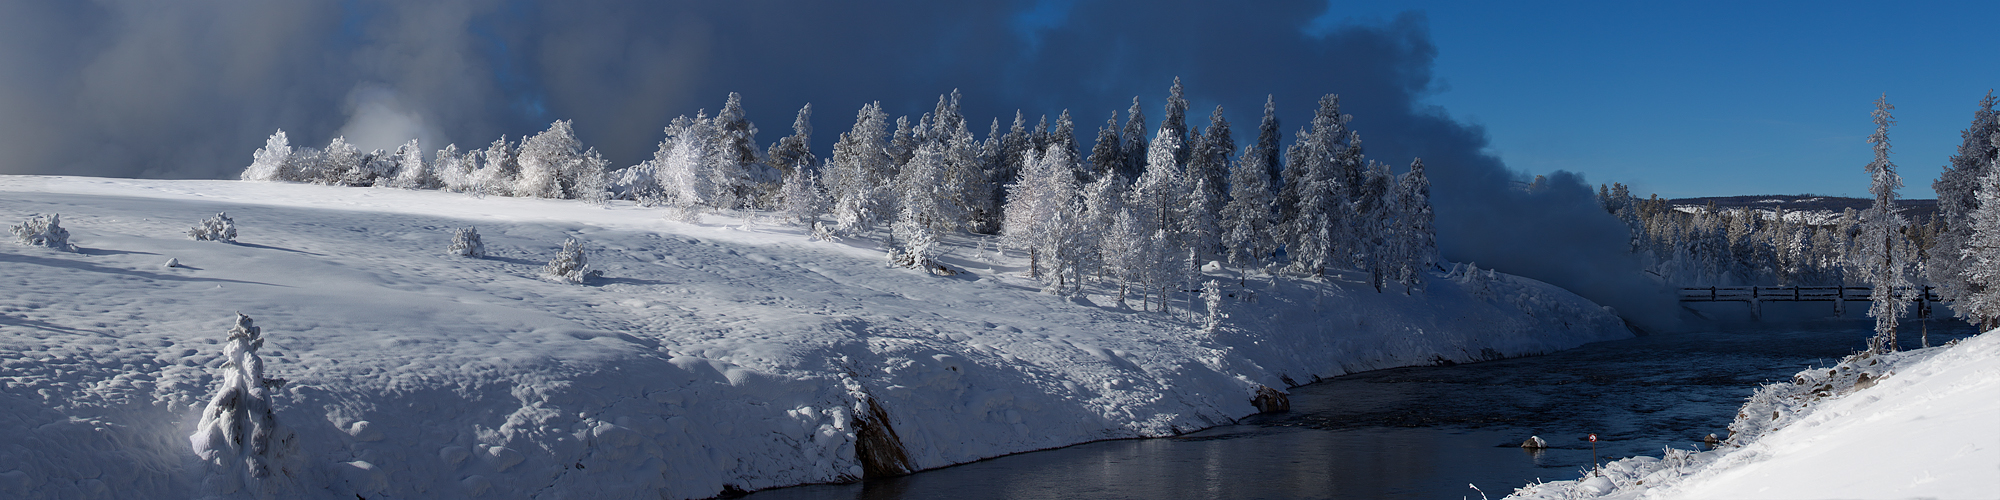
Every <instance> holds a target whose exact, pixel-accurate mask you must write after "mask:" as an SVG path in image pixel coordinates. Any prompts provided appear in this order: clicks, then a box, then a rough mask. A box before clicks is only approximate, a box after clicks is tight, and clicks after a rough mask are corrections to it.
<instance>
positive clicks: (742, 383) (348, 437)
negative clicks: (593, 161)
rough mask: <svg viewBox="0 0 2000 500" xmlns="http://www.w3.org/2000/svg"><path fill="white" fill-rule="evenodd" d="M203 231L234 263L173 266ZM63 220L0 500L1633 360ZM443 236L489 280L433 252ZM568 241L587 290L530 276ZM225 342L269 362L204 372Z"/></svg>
mask: <svg viewBox="0 0 2000 500" xmlns="http://www.w3.org/2000/svg"><path fill="white" fill-rule="evenodd" d="M223 212H227V213H228V215H229V217H230V218H231V219H232V220H233V222H234V225H235V228H236V230H237V233H238V234H237V238H236V241H235V242H234V243H228V242H218V241H195V240H191V239H189V238H188V234H189V230H190V228H192V227H195V226H196V225H198V224H200V223H201V221H203V220H204V219H208V218H211V217H214V216H215V215H216V214H218V213H223ZM54 214H61V216H62V219H61V220H62V223H63V225H64V226H65V227H67V228H68V229H69V231H70V232H71V236H72V237H71V243H74V244H75V245H77V246H78V249H77V251H76V252H65V251H59V250H55V249H49V248H42V247H30V246H21V245H12V244H0V288H4V289H5V290H6V293H4V294H0V497H6V498H71V497H86V498H191V497H208V496H223V497H237V496H258V495H263V496H286V497H305V498H355V497H356V496H357V495H358V496H362V497H366V498H371V499H379V498H474V497H506V498H530V497H535V498H603V499H620V498H661V497H665V498H701V497H710V496H715V495H717V494H721V493H724V492H727V491H733V490H756V489H762V488H770V487H776V486H785V485H793V484H802V483H814V482H830V481H847V480H853V479H856V478H858V477H860V476H863V475H864V474H873V473H877V472H881V471H893V470H895V469H904V468H907V469H927V468H935V467H942V466H946V465H950V464H956V463H963V462H968V461H972V460H977V459H980V458H985V457H992V456H997V455H1002V454H1008V453H1016V452H1023V451H1030V450H1037V449H1045V448H1051V447H1058V446H1063V445H1069V444H1075V443H1080V442H1086V441H1092V440H1100V439H1107V438H1124V437H1138V436H1165V435H1172V434H1175V433H1181V432H1187V431H1192V430H1195V429H1200V428H1204V427H1208V426H1213V425H1217V424H1222V423H1227V422H1231V421H1233V420H1234V419H1237V418H1240V417H1243V416H1245V415H1249V414H1251V413H1255V412H1256V411H1258V410H1257V408H1256V407H1254V406H1253V403H1252V400H1253V398H1255V397H1257V395H1258V394H1259V392H1260V390H1261V391H1263V392H1264V393H1265V394H1266V395H1267V399H1268V395H1270V394H1273V393H1274V392H1275V391H1272V389H1273V388H1275V389H1283V388H1285V387H1287V385H1286V384H1287V383H1289V382H1292V381H1296V382H1298V383H1305V382H1310V381H1311V380H1313V379H1314V378H1317V377H1329V376H1335V375H1341V374H1345V373H1351V372H1356V371H1362V370H1371V369H1379V368H1386V367H1393V366H1404V365H1413V364H1430V363H1436V362H1441V361H1447V360H1449V361H1471V360H1477V359H1487V358H1492V357H1498V356H1518V355H1527V354H1534V353H1543V352H1549V351H1553V350H1558V349H1564V348H1568V347H1573V346H1576V345H1580V344H1583V343H1586V342H1592V341H1598V340H1607V339H1614V338H1623V337H1627V336H1629V335H1630V333H1629V332H1628V331H1627V330H1626V329H1625V328H1624V326H1623V324H1622V322H1621V321H1620V320H1619V319H1618V318H1617V317H1616V316H1615V315H1613V314H1612V313H1611V312H1610V311H1608V310H1606V309H1604V308H1601V307H1599V306H1596V305H1594V304H1591V303H1589V302H1588V301H1586V300H1584V299H1581V298H1579V297H1576V296H1575V295H1573V294H1570V293H1568V292H1566V291H1563V290H1561V289H1558V288H1555V287H1551V286H1548V285H1545V284H1542V283H1539V282H1535V281H1532V280H1526V279H1521V278H1515V277H1510V276H1506V275H1496V274H1490V273H1488V272H1484V271H1482V272H1479V273H1476V274H1473V275H1471V276H1464V275H1465V274H1468V273H1463V272H1461V273H1459V274H1461V276H1456V277H1449V276H1444V275H1440V274H1433V275H1431V276H1430V279H1429V281H1428V283H1429V284H1428V286H1427V288H1426V289H1425V290H1422V291H1420V292H1419V293H1417V294H1415V295H1409V296H1406V295H1405V294H1403V293H1402V292H1401V290H1399V289H1396V288H1394V287H1393V286H1392V287H1391V288H1390V289H1389V290H1386V291H1384V292H1380V293H1378V292H1377V291H1376V290H1374V289H1373V287H1370V286H1368V285H1367V284H1366V280H1365V279H1364V278H1365V277H1359V276H1345V275H1337V276H1333V277H1330V278H1329V279H1327V280H1325V281H1320V280H1311V279H1294V278H1282V279H1273V278H1271V277H1269V276H1266V275H1262V274H1257V273H1252V274H1251V275H1250V277H1249V278H1248V287H1247V288H1240V287H1238V286H1237V285H1236V283H1237V280H1236V275H1235V274H1234V273H1233V272H1231V271H1228V270H1222V269H1216V268H1214V267H1210V268H1209V274H1210V275H1211V278H1214V279H1216V280H1217V281H1219V282H1221V283H1223V284H1224V285H1225V286H1224V287H1223V292H1224V293H1226V294H1229V298H1228V299H1227V300H1222V301H1220V302H1219V304H1220V307H1221V308H1222V309H1221V311H1220V312H1221V313H1223V314H1225V315H1226V319H1225V320H1224V321H1223V323H1222V324H1221V325H1220V327H1219V328H1217V329H1215V330H1214V331H1213V332H1212V333H1207V332H1205V331H1204V328H1203V326H1204V325H1203V323H1204V322H1205V321H1206V318H1207V317H1208V314H1207V311H1206V310H1205V309H1206V308H1205V303H1206V302H1207V301H1205V300H1190V299H1191V297H1190V294H1187V293H1176V294H1174V297H1173V300H1172V301H1171V302H1170V306H1171V307H1170V308H1169V310H1168V311H1166V312H1160V311H1157V310H1154V311H1142V310H1135V309H1131V308H1121V307H1118V306H1116V305H1115V300H1114V298H1113V297H1111V296H1109V295H1106V294H1107V293H1111V291H1113V290H1115V288H1112V287H1109V286H1105V285H1102V284H1098V285H1093V286H1092V287H1091V288H1090V289H1091V291H1092V293H1091V294H1088V295H1085V296H1082V297H1074V298H1068V297H1058V296H1054V295H1048V294H1044V293H1040V292H1039V291H1038V289H1039V288H1040V286H1039V285H1038V284H1037V283H1035V282H1033V281H1031V280H1028V279H1026V278H1024V277H1022V276H1020V274H1021V269H1023V264H1024V261H1025V260H1026V259H1025V258H1024V257H1023V256H1021V255H1018V253H1016V252H1005V253H1002V252H998V251H996V250H993V249H992V244H991V242H990V241H989V240H988V239H986V238H985V237H969V236H958V237H954V239H952V240H950V241H948V243H950V244H951V245H952V246H953V247H954V248H956V250H955V251H954V252H953V253H952V254H950V255H947V256H946V257H945V258H944V262H945V263H947V264H949V265H951V266H954V267H957V268H960V270H962V271H965V272H963V273H961V274H958V275H955V276H934V275H931V274H927V273H924V272H922V271H914V270H906V269H896V268H890V267H888V265H887V262H886V260H885V259H884V257H883V253H882V252H881V251H880V250H879V249H878V247H877V243H878V242H877V241H876V240H875V239H873V238H857V239H849V240H845V241H821V240H813V239H811V238H810V237H809V236H808V234H807V232H806V231H803V230H801V229H799V228H797V227H792V226H785V225H780V224H778V223H775V222H770V221H767V220H765V219H763V218H762V217H761V216H758V215H755V214H748V215H746V214H729V215H709V216H707V217H706V218H704V219H703V220H701V221H699V223H694V224H688V223H681V222H673V221H669V220H667V219H665V218H663V216H662V215H663V214H662V213H661V211H659V210H656V209H650V208H641V207H636V206H632V205H629V204H620V203H613V204H611V205H608V206H604V205H591V204H585V203H579V202H575V201H559V200H536V199H515V198H473V197H468V196H466V195H462V194H453V193H443V192H436V191H405V190H397V189H384V188H341V187H324V186H311V185H299V184H281V183H258V182H238V181H157V180H152V181H142V180H124V179H97V178H70V177H30V176H6V177H0V219H5V220H23V219H26V218H29V217H31V216H35V215H49V216H53V215H54ZM466 227H476V228H477V229H478V233H479V235H480V237H481V238H480V240H481V242H482V243H483V247H484V250H485V255H486V258H483V259H478V258H469V257H464V256H458V255H450V253H451V251H450V250H449V248H450V247H451V246H452V241H453V236H454V234H455V233H456V232H457V231H458V230H459V229H461V228H466ZM572 238H573V239H575V240H577V241H578V242H579V243H581V244H582V248H583V249H584V252H586V253H585V256H586V257H587V259H582V260H580V261H579V262H587V269H588V271H589V272H587V273H586V274H584V275H583V277H582V278H581V279H582V280H583V283H582V284H568V283H563V282H560V281H561V280H551V279H547V278H546V277H545V276H543V275H542V271H541V270H542V268H543V266H544V265H545V264H547V263H548V262H549V261H550V259H551V257H553V256H554V255H555V254H556V253H557V251H558V249H559V248H561V246H562V244H563V242H564V241H566V240H568V239H572ZM458 253H461V254H463V253H465V252H463V251H460V252H458ZM597 273H601V274H597ZM1253 297H1254V298H1253ZM1139 303H1140V302H1139V301H1138V299H1136V298H1134V299H1133V301H1132V304H1133V305H1134V306H1137V305H1138V304H1139ZM1154 309H1157V304H1155V307H1154ZM238 312H241V313H243V314H245V315H248V316H249V317H252V318H254V320H255V325H256V326H257V327H258V328H259V329H260V330H261V332H262V333H261V337H258V338H259V340H258V342H261V343H260V344H256V345H254V346H248V347H240V346H239V347H238V348H236V350H234V351H232V352H234V353H236V354H232V356H236V358H225V357H224V347H225V345H228V344H230V343H231V342H241V341H242V340H240V339H239V340H235V341H232V340H231V338H230V335H231V334H230V332H231V330H232V328H235V327H236V326H237V325H238V323H237V318H236V315H235V313H238ZM238 336H239V337H241V336H242V334H241V329H239V333H238ZM252 358H254V359H255V362H256V363H260V364H261V373H262V375H261V377H264V378H266V379H268V380H265V381H261V382H257V381H251V382H230V383H234V384H245V383H249V384H263V385H261V386H256V387H265V388H268V389H267V390H265V389H256V387H252V386H241V387H248V388H247V389H240V390H239V392H236V393H226V394H252V395H254V396H255V397H257V398H264V399H262V400H260V401H264V402H268V404H269V407H270V408H271V409H272V412H273V418H274V422H267V423H268V424H269V426H268V427H267V426H264V424H259V425H260V426H259V427H257V429H276V431H273V432H275V433H272V434H261V435H258V436H261V437H257V439H264V440H266V441H269V443H270V444H269V445H268V446H266V445H262V444H259V445H256V446H258V448H257V449H254V450H250V449H249V448H244V449H246V450H249V451H243V452H241V453H243V454H245V455H244V456H251V455H253V454H254V455H255V456H257V457H261V458H257V459H256V460H249V461H244V460H236V461H234V462H232V461H230V460H222V459H215V460H214V461H212V462H204V461H203V456H198V455H197V453H196V449H197V448H199V449H201V450H202V451H203V453H204V454H206V455H210V456H221V455H216V454H217V453H218V452H217V451H216V450H220V449H223V448H228V447H229V446H236V445H231V444H229V443H227V442H223V441H214V439H213V437H212V436H214V434H204V436H211V439H210V440H208V441H201V440H196V441H194V442H193V444H194V445H195V446H193V447H191V446H190V444H191V441H190V436H192V435H195V433H196V431H197V429H196V428H197V424H200V423H202V415H201V413H202V411H203V410H204V408H207V407H211V406H214V405H217V404H224V405H227V404H241V403H240V402H232V401H225V399H228V398H226V397H218V396H216V395H217V394H218V393H220V390H219V389H221V388H223V387H224V385H225V380H224V377H223V374H224V373H229V372H230V371H231V370H235V369H236V368H235V366H234V365H232V366H224V363H225V359H241V360H243V361H240V363H249V362H252V361H251V360H252ZM239 378H241V377H239ZM279 379H282V380H279ZM245 380H248V379H245ZM232 387H236V386H232ZM259 390H263V391H264V392H258V391H259ZM243 391H248V392H243ZM226 394H225V396H226ZM211 398H215V399H214V400H213V401H211ZM1989 399H1990V398H1989ZM1267 402H1268V401H1267ZM259 404H262V403H259ZM218 408H220V409H218V410H216V411H222V410H228V409H229V408H221V407H218ZM230 411H236V410H230ZM218 422H221V423H217V424H215V425H224V424H227V422H222V421H218ZM260 422H261V421H260ZM279 431H281V432H279ZM254 432H255V431H253V433H254ZM264 442H265V441H255V443H264ZM203 443H207V444H203ZM253 444H254V443H253ZM242 446H251V445H242ZM218 447H222V448H218ZM227 456H236V455H227ZM864 457H869V458H867V459H866V460H864ZM244 464H249V465H244ZM258 464H265V465H258ZM271 464H275V465H271ZM864 465H871V466H872V467H873V468H874V470H864ZM242 467H249V468H248V469H244V468H242ZM224 475H229V477H240V478H247V479H243V480H241V481H238V480H234V479H231V480H226V481H224V480H217V478H218V477H220V476H224Z"/></svg>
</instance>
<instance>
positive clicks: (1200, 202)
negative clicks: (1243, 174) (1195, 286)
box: [1176, 179, 1226, 274]
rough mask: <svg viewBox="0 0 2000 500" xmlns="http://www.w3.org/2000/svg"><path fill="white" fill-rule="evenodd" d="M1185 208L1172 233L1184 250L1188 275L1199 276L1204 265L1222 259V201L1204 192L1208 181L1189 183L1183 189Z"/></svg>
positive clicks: (1209, 191)
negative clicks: (1188, 265)
mask: <svg viewBox="0 0 2000 500" xmlns="http://www.w3.org/2000/svg"><path fill="white" fill-rule="evenodd" d="M1187 188H1188V189H1187V195H1186V196H1187V205H1186V206H1185V208H1183V209H1182V211H1181V217H1180V220H1179V224H1180V227H1179V228H1177V229H1176V231H1177V232H1179V233H1180V235H1181V240H1182V242H1183V244H1184V245H1185V246H1186V247H1187V251H1188V259H1190V260H1191V262H1190V264H1192V266H1191V269H1189V273H1190V274H1194V273H1199V272H1200V271H1201V269H1200V266H1201V265H1203V264H1204V263H1207V262H1210V261H1215V260H1220V259H1223V258H1226V256H1224V255H1223V252H1222V219H1221V217H1218V215H1220V214H1219V212H1221V211H1222V204H1223V203H1222V198H1221V197H1220V196H1217V195H1216V194H1215V190H1213V189H1209V188H1208V181H1207V180H1204V179H1193V185H1190V186H1188V187H1187Z"/></svg>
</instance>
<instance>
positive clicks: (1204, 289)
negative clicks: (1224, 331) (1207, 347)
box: [1201, 280, 1229, 333]
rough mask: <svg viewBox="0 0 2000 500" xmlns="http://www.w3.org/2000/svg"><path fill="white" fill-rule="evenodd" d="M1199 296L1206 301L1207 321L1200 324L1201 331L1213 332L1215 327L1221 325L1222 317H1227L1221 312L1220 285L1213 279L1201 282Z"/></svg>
mask: <svg viewBox="0 0 2000 500" xmlns="http://www.w3.org/2000/svg"><path fill="white" fill-rule="evenodd" d="M1201 297H1202V299H1204V300H1206V301H1207V302H1208V322H1207V323H1206V324H1204V325H1203V326H1202V331H1203V332H1207V333H1215V329H1216V328H1217V327H1220V326H1222V320H1223V318H1228V317H1229V315H1227V314H1223V313H1222V285H1221V284H1219V283H1216V282H1215V280H1208V282H1207V283H1202V285H1201Z"/></svg>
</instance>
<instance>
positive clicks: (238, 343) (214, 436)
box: [188, 313, 304, 498]
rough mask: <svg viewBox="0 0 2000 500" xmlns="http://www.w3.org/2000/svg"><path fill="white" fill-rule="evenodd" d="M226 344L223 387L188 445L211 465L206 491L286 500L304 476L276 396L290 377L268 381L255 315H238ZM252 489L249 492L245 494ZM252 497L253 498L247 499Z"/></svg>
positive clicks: (296, 445)
mask: <svg viewBox="0 0 2000 500" xmlns="http://www.w3.org/2000/svg"><path fill="white" fill-rule="evenodd" d="M228 339H229V340H228V343H226V344H223V346H222V357H223V360H224V362H223V364H222V373H221V378H222V385H221V387H217V388H216V391H215V396H214V397H212V398H210V399H209V401H208V407H207V408H205V409H203V410H202V411H201V423H200V424H198V425H196V427H195V431H194V434H193V435H190V436H188V443H189V444H190V445H192V446H193V448H194V453H195V455H198V456H200V457H201V459H202V461H203V462H206V463H207V464H208V469H209V474H208V477H207V478H206V479H204V480H203V485H202V486H203V487H204V488H205V489H207V490H208V491H209V492H210V493H212V494H217V495H223V496H232V497H233V496H254V497H261V498H273V497H286V496H292V494H301V493H304V492H295V491H292V490H295V489H296V484H297V479H298V477H299V475H300V473H301V472H303V467H302V466H303V463H302V462H303V461H302V460H300V458H301V457H300V455H299V452H298V440H297V438H296V436H295V435H294V434H293V433H292V432H291V430H290V429H287V428H286V427H285V426H283V425H281V424H279V422H278V416H277V413H276V412H275V411H273V410H272V407H271V399H272V396H273V395H275V393H276V391H277V390H278V389H280V388H283V387H284V385H285V379H275V378H264V360H263V359H262V358H259V357H257V349H258V348H261V347H263V346H264V338H263V335H262V332H261V331H260V329H258V328H257V326H256V325H254V324H252V322H251V320H250V317H249V316H244V315H243V314H242V313H237V314H236V326H235V327H234V328H230V329H229V337H228ZM245 490H249V491H245ZM246 493H247V495H246Z"/></svg>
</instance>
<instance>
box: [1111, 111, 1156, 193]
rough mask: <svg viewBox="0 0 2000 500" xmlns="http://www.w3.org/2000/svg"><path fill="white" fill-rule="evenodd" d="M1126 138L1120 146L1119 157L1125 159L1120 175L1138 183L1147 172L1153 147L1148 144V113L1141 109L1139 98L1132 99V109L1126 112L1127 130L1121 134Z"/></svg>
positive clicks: (1119, 171)
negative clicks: (1147, 164)
mask: <svg viewBox="0 0 2000 500" xmlns="http://www.w3.org/2000/svg"><path fill="white" fill-rule="evenodd" d="M1119 135H1120V136H1123V137H1124V138H1125V142H1124V144H1121V145H1119V148H1118V156H1121V157H1123V158H1124V159H1125V165H1124V166H1123V167H1120V169H1119V170H1118V175H1121V176H1124V177H1125V178H1126V179H1131V180H1132V181H1133V182H1137V181H1138V180H1139V177H1140V176H1141V175H1143V172H1145V170H1146V160H1147V157H1146V156H1147V152H1148V151H1151V150H1152V147H1151V146H1150V145H1148V144H1146V111H1145V110H1142V109H1139V97H1138V96H1133V97H1132V108H1131V109H1127V110H1125V130H1124V131H1122V132H1120V133H1119Z"/></svg>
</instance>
